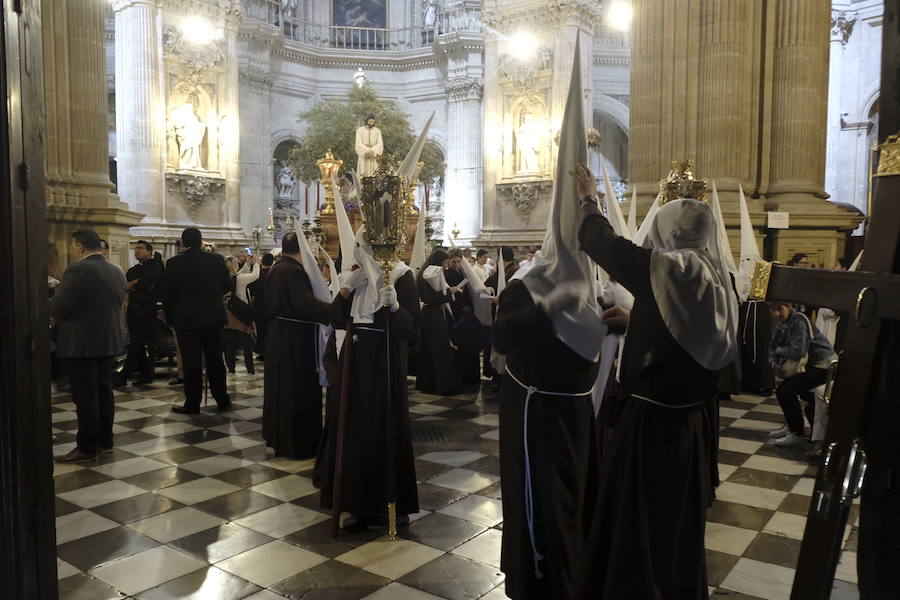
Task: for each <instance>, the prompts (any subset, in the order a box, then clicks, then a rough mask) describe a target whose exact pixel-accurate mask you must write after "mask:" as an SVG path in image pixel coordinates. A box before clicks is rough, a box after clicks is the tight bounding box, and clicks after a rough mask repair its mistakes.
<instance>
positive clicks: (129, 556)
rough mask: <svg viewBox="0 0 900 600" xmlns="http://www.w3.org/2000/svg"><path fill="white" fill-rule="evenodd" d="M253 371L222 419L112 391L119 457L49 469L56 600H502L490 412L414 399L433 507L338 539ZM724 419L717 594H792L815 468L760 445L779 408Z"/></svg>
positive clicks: (749, 403) (238, 384)
mask: <svg viewBox="0 0 900 600" xmlns="http://www.w3.org/2000/svg"><path fill="white" fill-rule="evenodd" d="M260 373H261V369H260V370H259V372H258V374H257V375H256V376H250V375H238V376H230V381H229V387H230V390H231V393H232V399H233V401H234V405H235V406H234V410H232V411H229V412H227V413H224V414H217V413H215V412H214V411H212V410H208V411H203V413H202V414H200V415H194V416H191V415H178V414H175V413H173V412H171V410H170V406H171V404H172V403H173V402H179V403H180V402H181V395H180V388H174V389H173V388H169V387H167V386H166V385H165V384H164V383H163V382H162V381H160V382H159V383H157V384H155V385H153V386H139V387H130V388H124V389H123V390H122V391H119V392H117V393H116V411H117V412H116V416H115V423H116V425H115V432H116V439H115V444H116V449H115V451H114V452H113V453H112V454H111V455H106V456H103V457H102V458H101V459H100V460H99V461H98V463H95V464H92V465H87V466H75V465H56V469H55V473H54V478H55V482H56V517H57V518H56V528H57V543H58V557H59V559H58V568H59V589H60V597H61V599H62V600H76V599H77V600H111V599H114V598H115V599H117V598H123V597H126V598H135V599H147V600H151V599H166V600H171V599H182V598H190V599H195V600H206V599H216V600H238V599H248V600H278V599H281V598H291V599H296V598H304V599H306V600H325V599H340V600H353V599H360V598H369V599H372V600H426V599H432V600H433V599H441V598H446V599H449V600H462V599H475V598H482V599H484V600H499V599H501V598H505V597H506V596H505V594H504V593H503V575H502V574H501V572H500V570H499V556H500V538H501V529H502V520H503V516H502V512H501V502H500V497H501V489H500V477H499V474H500V471H499V468H500V465H499V460H498V452H499V441H498V440H499V435H498V434H499V431H498V429H497V427H498V417H497V402H496V399H494V398H492V397H489V396H481V395H470V396H460V397H455V398H441V397H437V396H429V395H424V394H419V393H412V395H411V400H412V402H411V406H410V413H411V417H412V418H413V435H414V440H415V453H416V457H417V458H416V468H417V475H418V478H419V480H420V483H419V498H420V503H421V506H422V511H421V512H420V513H419V514H417V515H414V516H413V518H412V522H411V523H410V525H409V526H408V527H404V528H401V533H400V535H401V539H400V540H399V541H396V542H388V541H386V540H385V539H384V538H383V537H382V536H381V534H380V533H378V532H365V533H354V534H350V535H342V536H341V537H339V538H336V539H333V538H331V536H330V524H329V521H328V520H329V515H328V514H327V513H325V512H324V511H322V510H320V509H319V507H318V494H317V492H316V490H315V488H314V487H313V485H312V481H311V479H310V475H311V469H312V461H290V460H285V459H279V458H274V457H273V456H272V455H271V454H270V453H268V452H267V451H266V448H265V445H264V443H263V441H262V435H261V429H262V425H261V421H262V402H263V400H262V394H263V389H262V375H261V374H260ZM210 402H211V405H210V408H212V407H214V403H212V401H210ZM74 409H75V407H74V405H72V404H71V401H70V398H69V396H68V394H65V393H57V394H54V397H53V415H52V418H53V427H54V434H55V435H56V442H55V444H56V445H55V448H54V453H55V454H62V453H64V452H66V451H68V450H69V449H70V448H72V447H73V446H74V432H75V430H76V428H77V422H76V420H75V413H74ZM721 420H722V422H721V425H722V440H721V448H722V451H721V454H720V457H719V462H720V471H721V478H722V480H723V482H724V483H723V484H722V486H721V487H720V488H719V493H718V496H719V500H717V502H716V503H715V506H713V508H712V509H711V511H710V513H709V523H708V526H707V534H706V545H707V556H708V571H709V579H710V585H711V586H714V587H712V588H711V591H712V593H713V595H714V597H723V598H730V599H733V600H752V599H759V598H762V599H766V600H770V599H771V600H777V599H786V598H788V597H789V594H790V587H791V581H792V579H793V573H794V570H793V566H794V564H795V562H796V559H797V553H798V551H799V548H800V539H801V537H802V533H803V524H804V519H805V514H806V507H807V505H808V502H809V497H810V494H811V490H812V482H813V479H812V477H813V475H814V469H813V468H810V467H809V466H808V465H807V464H806V463H804V462H800V461H798V460H796V459H797V458H800V457H799V456H791V455H789V454H786V453H784V452H783V451H781V450H776V449H775V448H773V447H771V446H766V445H765V444H764V443H763V442H764V440H765V439H766V437H767V432H768V431H769V430H771V429H775V428H777V426H778V423H779V422H780V411H779V409H778V406H777V404H776V403H775V402H774V400H767V399H764V398H759V397H751V396H739V397H735V399H734V400H733V401H730V402H725V403H723V404H722V410H721ZM852 522H853V524H854V525H855V523H856V512H855V511H854V513H853V519H852ZM856 538H857V535H856V528H855V527H849V528H848V532H847V536H846V541H845V551H844V555H843V560H842V562H841V565H840V567H839V568H838V574H837V580H836V582H835V593H834V595H833V598H835V599H836V600H837V599H839V600H848V599H851V598H857V597H858V594H857V592H856V585H855V582H856V569H855V548H856Z"/></svg>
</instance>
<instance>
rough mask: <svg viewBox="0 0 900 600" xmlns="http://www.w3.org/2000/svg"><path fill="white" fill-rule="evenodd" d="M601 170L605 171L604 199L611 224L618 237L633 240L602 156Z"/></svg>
mask: <svg viewBox="0 0 900 600" xmlns="http://www.w3.org/2000/svg"><path fill="white" fill-rule="evenodd" d="M600 169H601V170H602V171H603V187H604V193H605V196H604V198H603V200H604V202H605V204H606V214H607V217H608V218H609V224H610V225H612V228H613V231H615V232H616V235H621V236H622V237H624V238H626V239H629V240H630V239H631V232H630V231H629V229H628V225H627V224H626V223H625V217H624V216H622V207H621V206H620V205H619V199H618V198H617V197H616V190H615V189H614V188H613V185H612V181H610V179H609V171H607V170H606V159H605V158H604V157H603V155H602V154H601V155H600Z"/></svg>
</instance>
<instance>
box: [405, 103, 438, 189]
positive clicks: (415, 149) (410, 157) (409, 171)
mask: <svg viewBox="0 0 900 600" xmlns="http://www.w3.org/2000/svg"><path fill="white" fill-rule="evenodd" d="M432 119H434V111H431V116H430V117H428V121H426V122H425V127H423V128H422V133H420V134H419V137H418V139H417V140H416V143H415V144H413V145H412V148H410V149H409V152H407V153H406V156H405V157H404V158H403V162H401V163H400V167H399V168H398V169H397V174H398V175H402V176H403V177H406V178H407V179H412V176H413V175H414V174H415V172H416V163H418V162H419V156H421V155H422V148H424V147H425V142H426V141H427V140H428V130H429V129H431V121H432Z"/></svg>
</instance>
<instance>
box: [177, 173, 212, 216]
mask: <svg viewBox="0 0 900 600" xmlns="http://www.w3.org/2000/svg"><path fill="white" fill-rule="evenodd" d="M166 185H167V187H168V189H169V193H170V194H174V195H180V196H183V197H184V201H185V204H186V205H187V208H188V210H189V211H190V212H191V214H192V215H196V214H197V212H198V211H199V210H200V208H201V207H202V206H203V205H204V203H206V201H207V200H209V199H210V198H211V197H212V196H213V195H214V194H216V193H217V192H219V191H221V190H222V188H223V187H224V185H225V180H224V179H220V178H217V177H205V176H203V175H192V174H183V173H166Z"/></svg>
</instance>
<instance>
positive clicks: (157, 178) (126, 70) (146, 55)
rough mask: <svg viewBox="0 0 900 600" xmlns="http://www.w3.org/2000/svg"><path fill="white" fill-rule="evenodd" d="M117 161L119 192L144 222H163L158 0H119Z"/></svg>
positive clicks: (163, 118) (163, 137)
mask: <svg viewBox="0 0 900 600" xmlns="http://www.w3.org/2000/svg"><path fill="white" fill-rule="evenodd" d="M113 10H114V11H115V15H116V25H115V34H116V42H115V43H116V50H115V52H116V162H117V164H118V169H117V174H118V191H119V195H120V196H121V197H122V199H123V200H125V201H126V202H128V205H129V206H130V207H132V208H133V209H134V210H138V211H140V212H142V213H144V214H145V215H146V217H145V219H144V224H147V225H149V224H156V223H163V222H165V215H164V214H163V202H162V200H163V177H164V173H165V160H166V159H165V147H166V132H165V122H166V116H165V95H164V92H163V74H162V64H163V60H162V52H163V50H162V32H161V29H162V26H161V22H160V19H161V11H160V8H159V4H158V2H157V0H116V1H115V3H114V4H113Z"/></svg>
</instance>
